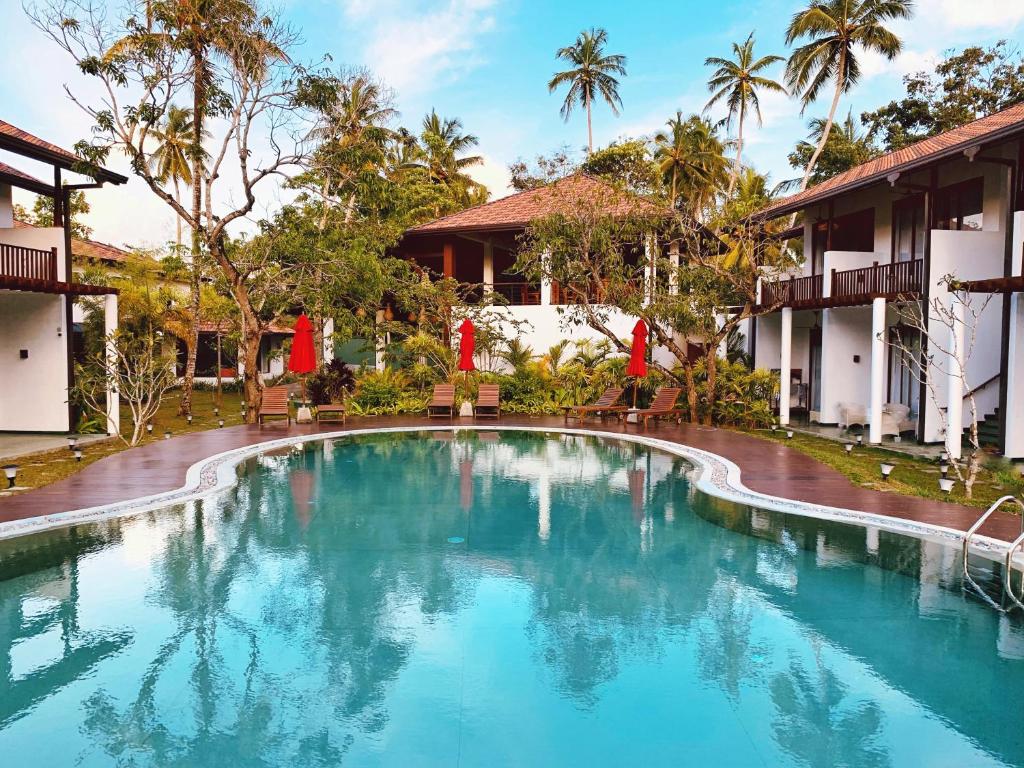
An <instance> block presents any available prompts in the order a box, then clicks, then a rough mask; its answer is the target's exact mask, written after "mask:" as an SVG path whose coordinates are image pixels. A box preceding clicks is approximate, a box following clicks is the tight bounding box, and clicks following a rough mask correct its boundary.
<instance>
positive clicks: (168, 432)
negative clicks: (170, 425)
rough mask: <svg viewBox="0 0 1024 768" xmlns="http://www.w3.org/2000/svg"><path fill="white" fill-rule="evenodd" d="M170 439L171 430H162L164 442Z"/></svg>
mask: <svg viewBox="0 0 1024 768" xmlns="http://www.w3.org/2000/svg"><path fill="white" fill-rule="evenodd" d="M170 439H171V430H169V429H165V430H164V440H170Z"/></svg>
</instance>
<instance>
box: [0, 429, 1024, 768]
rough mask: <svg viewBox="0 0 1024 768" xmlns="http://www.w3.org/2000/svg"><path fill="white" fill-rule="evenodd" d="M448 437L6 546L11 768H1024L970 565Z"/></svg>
mask: <svg viewBox="0 0 1024 768" xmlns="http://www.w3.org/2000/svg"><path fill="white" fill-rule="evenodd" d="M425 437H426V438H427V439H424V436H417V435H396V436H389V437H353V438H349V439H347V440H345V441H343V442H338V443H337V444H328V445H321V444H317V443H309V444H306V445H303V446H301V447H299V448H298V449H296V450H291V449H289V450H286V451H282V452H280V453H279V454H278V455H274V456H264V457H262V458H260V459H257V460H254V461H253V462H252V464H253V466H252V467H250V471H249V472H248V473H247V474H246V475H245V476H244V478H243V480H242V482H241V484H240V486H239V488H238V489H237V490H236V491H235V492H232V493H231V494H228V495H226V496H225V497H223V498H221V499H219V500H217V501H216V502H208V503H206V504H205V505H203V504H192V505H189V506H187V507H186V508H181V509H176V510H170V511H168V512H165V513H162V514H159V515H150V516H147V517H144V518H138V519H134V520H131V521H128V522H123V523H120V524H116V523H114V524H107V525H103V526H89V527H83V528H79V529H72V530H70V531H64V532H58V533H52V534H46V535H42V536H36V537H33V538H31V539H25V540H22V541H19V542H11V543H6V544H2V545H0V579H2V581H0V612H2V613H0V615H2V616H3V623H2V625H0V745H4V746H5V747H6V749H7V750H8V752H9V753H10V754H15V755H36V754H38V755H39V756H41V757H50V758H52V759H51V760H50V762H46V760H44V761H43V764H54V765H60V764H72V763H74V764H81V765H93V764H94V765H110V764H123V765H171V764H174V765H206V764H210V765H225V764H239V765H262V764H295V765H337V764H340V763H343V762H352V763H354V764H366V763H373V764H376V763H380V764H398V765H408V764H420V763H432V762H433V763H436V762H442V763H447V762H451V761H450V760H449V758H450V757H451V756H452V755H454V754H456V753H458V754H461V755H462V757H463V761H464V762H465V763H467V764H493V758H494V755H503V754H504V755H508V754H515V755H519V756H521V757H522V760H521V761H520V762H535V763H537V762H539V763H544V762H550V763H554V764H557V763H563V764H564V763H565V762H577V761H578V762H580V763H587V764H602V763H605V764H622V763H623V762H633V763H636V762H650V763H652V764H666V763H676V762H678V760H680V759H683V758H684V757H686V758H688V759H694V756H695V755H696V754H699V749H698V748H699V746H700V745H704V746H705V747H706V748H707V749H708V750H710V752H711V753H712V754H714V753H716V751H717V753H719V754H723V755H726V756H728V757H729V758H730V759H731V760H732V762H745V760H746V758H747V757H751V759H753V758H758V759H760V760H762V761H765V762H768V763H769V764H794V765H814V766H817V765H822V766H824V765H840V764H841V765H851V766H886V765H900V764H907V763H906V762H904V759H905V757H906V756H909V755H911V754H913V755H916V757H917V758H919V762H918V764H920V761H922V760H923V761H924V762H927V761H926V760H924V758H925V757H926V756H927V755H928V754H929V750H930V749H931V750H934V753H935V754H937V755H940V756H942V757H943V759H947V760H948V759H952V757H954V756H955V757H957V758H958V759H960V760H961V763H960V764H998V763H999V762H1001V761H1002V762H1005V763H1008V764H1013V763H1017V762H1021V761H1024V737H1022V736H1021V735H1020V734H1019V730H1018V729H1017V728H1016V727H1015V726H1012V723H1011V721H1010V719H1009V718H1010V717H1011V716H1012V713H1014V712H1016V711H1017V708H1018V707H1019V706H1020V705H1021V704H1024V701H1022V698H1024V686H1022V685H1021V683H1024V667H1022V663H1021V658H1022V656H1024V650H1022V649H1024V635H1022V633H1021V628H1020V625H1019V623H1018V622H1016V621H1015V620H1013V619H1010V618H1007V617H1002V618H1000V617H998V616H997V615H996V614H995V613H993V612H991V611H989V610H988V609H986V608H984V607H982V606H980V605H978V604H977V603H976V602H974V601H971V600H969V599H966V598H964V597H963V595H962V593H961V591H960V588H959V582H958V578H957V574H958V569H959V562H958V560H957V557H956V553H955V551H952V550H950V549H949V548H947V547H944V546H942V545H940V544H938V543H934V542H921V541H917V540H914V539H908V538H905V537H901V536H896V535H894V534H890V533H888V532H885V531H879V530H877V529H866V530H865V529H861V528H853V527H846V526H839V525H835V524H832V523H824V522H821V521H815V520H809V519H800V518H791V517H786V516H783V515H777V514H774V513H768V512H764V511H760V510H751V509H747V508H743V507H738V506H736V505H733V504H729V503H726V502H723V501H720V500H717V499H714V498H711V497H707V496H703V495H700V494H696V493H695V492H694V491H693V489H692V487H691V485H690V483H689V480H688V472H689V470H690V468H689V466H688V465H686V464H685V463H684V462H682V461H681V460H680V459H678V458H676V457H672V456H669V455H667V454H662V453H657V452H651V451H648V450H646V449H643V448H640V447H639V446H636V445H634V444H630V443H606V444H602V443H599V442H597V441H596V440H594V439H591V438H584V437H576V436H562V437H554V436H551V437H545V436H542V435H534V434H518V435H514V436H507V437H502V438H501V439H497V436H496V435H495V434H492V433H483V434H473V433H468V434H453V433H451V432H438V433H433V434H429V435H426V436H425ZM940 667H941V673H940V672H939V668H940ZM987 696H993V697H994V698H995V699H996V700H997V701H998V702H999V706H995V705H994V704H992V703H990V702H989V700H988V699H987ZM965 700H966V702H967V705H965ZM503 713H504V714H503ZM512 718H514V719H515V723H513V722H512ZM527 722H529V723H531V724H532V727H531V728H529V729H526V730H528V732H529V738H523V737H522V733H520V728H517V727H515V725H516V723H520V724H521V726H522V728H523V729H525V728H526V723H527ZM609 722H614V723H616V728H608V727H606V725H603V724H607V723H609ZM55 724H58V725H55ZM652 729H653V731H656V732H657V733H658V734H659V736H654V735H652ZM524 732H525V731H524ZM636 733H644V734H645V736H644V738H643V739H639V740H637V739H631V738H629V734H636ZM908 744H913V745H914V747H915V751H913V752H911V751H908V748H907V747H906V745H908ZM460 745H461V746H460ZM467 745H472V746H467ZM695 745H696V746H695ZM474 748H476V749H478V750H480V751H479V752H478V753H477V754H476V756H477V758H479V759H474V752H473V751H472V750H473V749H474ZM460 749H461V750H464V751H462V752H457V750H460ZM694 749H697V752H694ZM743 750H750V751H749V752H745V751H743ZM901 750H903V751H902V752H901ZM557 755H562V758H563V759H556V756H557ZM901 756H903V757H901ZM488 757H489V758H490V759H488ZM531 758H532V759H531ZM955 762H956V761H955V760H954V763H955Z"/></svg>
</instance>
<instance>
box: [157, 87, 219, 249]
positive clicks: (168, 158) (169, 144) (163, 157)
mask: <svg viewBox="0 0 1024 768" xmlns="http://www.w3.org/2000/svg"><path fill="white" fill-rule="evenodd" d="M209 135H210V134H209V132H208V131H204V133H203V138H208V137H209ZM153 136H154V138H156V140H157V142H158V145H157V148H156V149H154V150H153V154H152V155H150V158H149V162H150V165H151V166H152V168H153V172H154V173H155V175H156V178H157V180H158V181H159V182H160V183H161V184H166V183H167V182H168V181H169V182H171V184H172V186H173V187H174V199H175V200H177V201H178V204H179V205H180V204H181V189H180V185H182V184H184V185H185V186H187V187H188V186H192V180H193V173H194V172H195V169H194V168H193V163H194V161H195V160H196V156H197V155H198V156H199V163H200V164H201V167H202V168H205V166H206V162H207V160H209V153H208V152H207V151H206V150H205V149H203V146H202V144H200V145H199V147H198V148H197V147H195V146H193V142H194V141H195V124H194V121H193V120H192V110H190V109H187V108H185V107H176V106H174V105H173V104H172V105H171V107H170V109H168V110H167V117H166V119H165V120H164V122H163V123H162V124H161V125H160V126H159V127H157V128H154V129H153ZM174 223H175V227H176V238H175V243H176V245H177V247H178V248H179V249H180V248H181V217H180V216H175V217H174Z"/></svg>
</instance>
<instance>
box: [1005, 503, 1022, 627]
mask: <svg viewBox="0 0 1024 768" xmlns="http://www.w3.org/2000/svg"><path fill="white" fill-rule="evenodd" d="M1017 503H1018V504H1020V502H1019V501H1018V502H1017ZM1021 508H1022V509H1024V504H1021ZM1021 544H1024V533H1022V534H1021V535H1020V536H1018V537H1017V538H1016V539H1014V540H1013V543H1012V544H1010V548H1009V549H1008V550H1007V551H1006V563H1005V564H1004V566H1003V587H1004V588H1005V590H1006V594H1008V595H1009V596H1010V599H1011V600H1013V602H1015V603H1016V604H1017V607H1018V608H1022V609H1024V602H1022V600H1024V582H1022V583H1021V593H1022V594H1021V597H1017V595H1015V594H1013V553H1014V552H1016V551H1017V550H1018V549H1020V546H1021Z"/></svg>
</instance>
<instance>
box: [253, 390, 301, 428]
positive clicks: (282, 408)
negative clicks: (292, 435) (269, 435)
mask: <svg viewBox="0 0 1024 768" xmlns="http://www.w3.org/2000/svg"><path fill="white" fill-rule="evenodd" d="M268 416H283V417H284V418H285V420H286V421H287V422H288V426H289V427H290V426H291V425H292V414H291V411H290V410H288V387H267V388H266V389H265V390H263V401H262V402H261V403H260V412H259V413H258V414H257V415H256V422H257V423H258V424H259V425H260V426H262V425H263V423H264V421H266V418H267V417H268Z"/></svg>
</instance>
